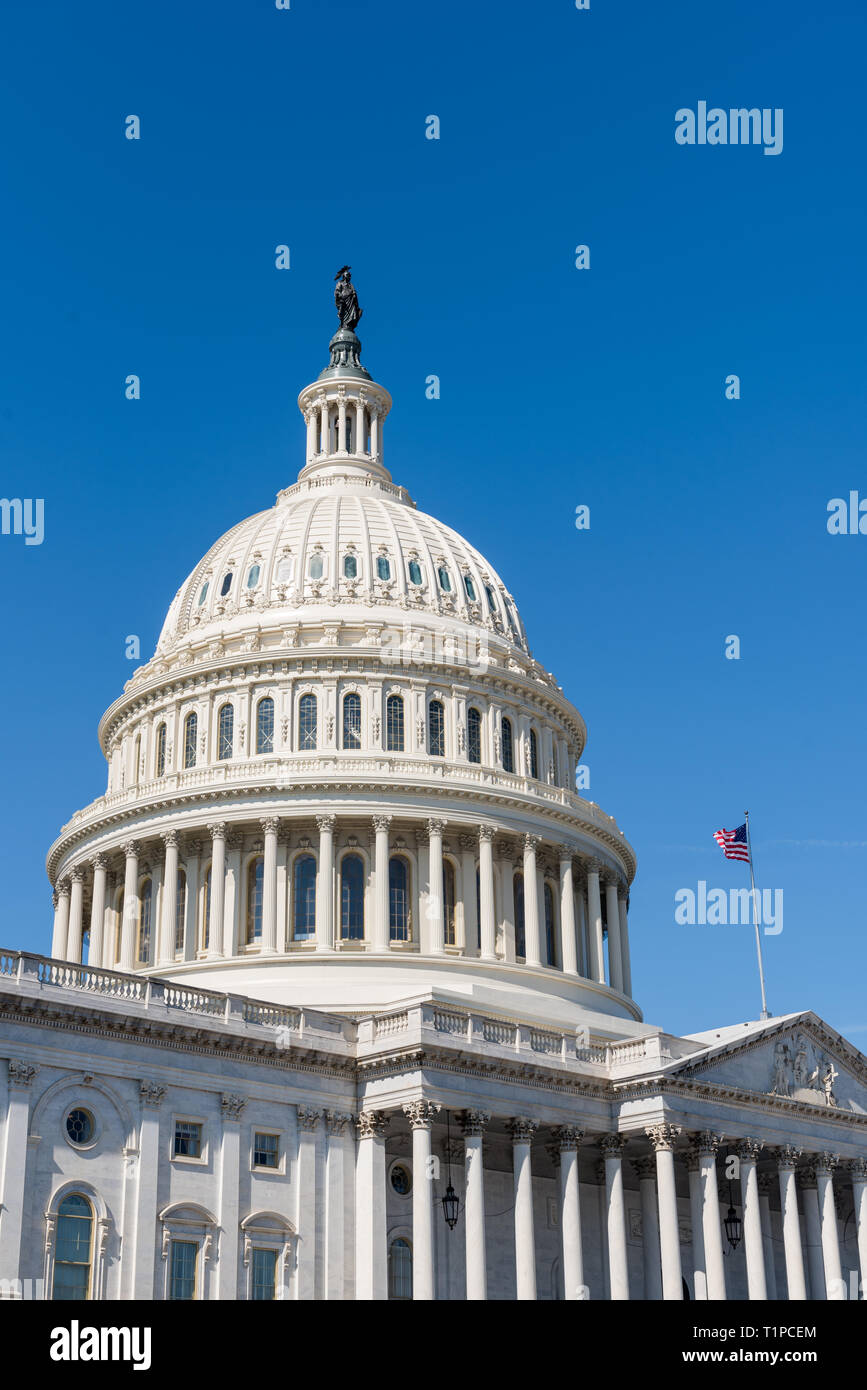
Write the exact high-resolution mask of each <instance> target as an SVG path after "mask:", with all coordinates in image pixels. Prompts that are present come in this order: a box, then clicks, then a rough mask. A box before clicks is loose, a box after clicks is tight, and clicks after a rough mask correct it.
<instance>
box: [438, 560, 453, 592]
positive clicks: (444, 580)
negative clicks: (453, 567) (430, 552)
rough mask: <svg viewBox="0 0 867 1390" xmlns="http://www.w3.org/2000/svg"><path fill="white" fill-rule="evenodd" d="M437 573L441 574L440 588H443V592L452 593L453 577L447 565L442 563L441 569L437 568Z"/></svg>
mask: <svg viewBox="0 0 867 1390" xmlns="http://www.w3.org/2000/svg"><path fill="white" fill-rule="evenodd" d="M437 574H438V576H439V581H440V588H441V589H442V591H443V593H444V594H450V593H451V591H452V578H451V575H450V574H449V572H448V570H447V569H446V567H445V565H440V567H439V569H438V570H437Z"/></svg>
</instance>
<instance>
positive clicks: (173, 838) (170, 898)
mask: <svg viewBox="0 0 867 1390" xmlns="http://www.w3.org/2000/svg"><path fill="white" fill-rule="evenodd" d="M160 838H161V839H162V842H163V844H164V845H165V847H166V854H165V862H164V865H163V896H162V908H163V910H162V912H161V914H160V933H159V942H158V946H157V962H158V964H160V965H170V964H171V963H172V961H173V960H174V958H175V912H176V910H177V901H178V832H177V830H166V831H164V832H163V834H162V836H161V837H160Z"/></svg>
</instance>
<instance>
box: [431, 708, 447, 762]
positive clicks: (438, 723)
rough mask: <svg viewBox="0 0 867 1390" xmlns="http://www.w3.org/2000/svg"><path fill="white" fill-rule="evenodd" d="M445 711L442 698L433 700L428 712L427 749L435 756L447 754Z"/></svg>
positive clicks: (440, 756) (442, 756) (441, 756)
mask: <svg viewBox="0 0 867 1390" xmlns="http://www.w3.org/2000/svg"><path fill="white" fill-rule="evenodd" d="M445 723H446V721H445V711H444V710H443V706H442V701H441V700H431V702H430V705H429V706H428V712H427V751H428V752H429V753H430V754H431V756H432V757H434V758H444V757H445V755H446V727H445Z"/></svg>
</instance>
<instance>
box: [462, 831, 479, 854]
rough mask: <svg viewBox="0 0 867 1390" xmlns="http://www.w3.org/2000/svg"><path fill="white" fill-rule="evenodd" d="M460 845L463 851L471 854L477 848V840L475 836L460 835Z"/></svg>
mask: <svg viewBox="0 0 867 1390" xmlns="http://www.w3.org/2000/svg"><path fill="white" fill-rule="evenodd" d="M458 844H459V845H460V847H461V849H462V850H466V851H467V852H468V853H470V852H471V851H472V850H474V849H475V847H476V839H475V837H474V836H473V835H459V836H458Z"/></svg>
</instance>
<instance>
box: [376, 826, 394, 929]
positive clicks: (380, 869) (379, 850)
mask: <svg viewBox="0 0 867 1390" xmlns="http://www.w3.org/2000/svg"><path fill="white" fill-rule="evenodd" d="M390 825H391V816H374V817H373V828H374V831H375V833H376V849H375V857H374V871H373V938H372V946H373V950H374V951H380V952H381V951H387V950H388V945H389V917H388V831H389V827H390Z"/></svg>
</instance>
